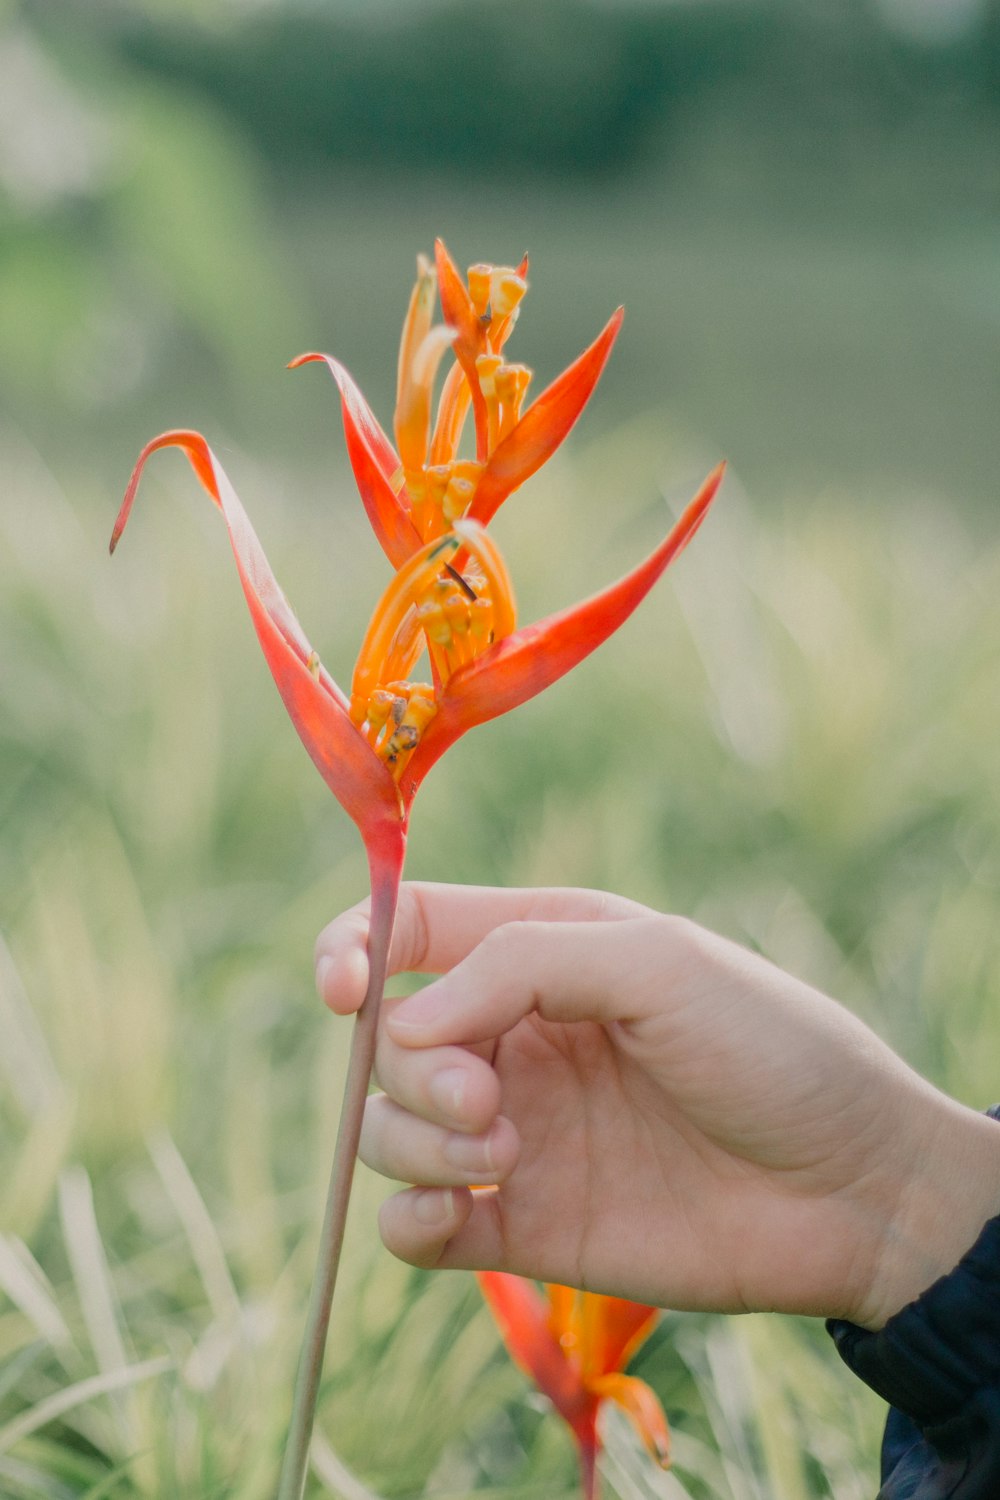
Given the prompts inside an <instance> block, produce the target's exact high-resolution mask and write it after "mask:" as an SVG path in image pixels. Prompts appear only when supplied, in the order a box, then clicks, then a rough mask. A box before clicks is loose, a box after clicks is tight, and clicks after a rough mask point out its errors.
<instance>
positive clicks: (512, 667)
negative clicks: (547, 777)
mask: <svg viewBox="0 0 1000 1500" xmlns="http://www.w3.org/2000/svg"><path fill="white" fill-rule="evenodd" d="M724 472H725V465H724V464H720V465H719V466H718V468H716V469H714V470H713V471H712V473H711V474H710V475H709V477H708V478H707V479H706V480H705V483H704V484H703V485H702V487H701V489H700V490H699V491H698V493H697V495H696V496H695V497H694V499H693V500H692V501H691V503H690V504H689V505H688V507H687V509H686V510H685V511H684V514H683V515H682V516H681V518H680V520H679V521H678V522H677V524H676V525H675V526H674V527H672V529H671V530H670V532H669V534H668V535H667V536H666V537H665V539H664V540H663V541H662V542H661V543H660V545H659V547H657V548H656V550H655V551H654V552H652V553H651V554H650V555H649V557H647V558H646V559H645V561H643V562H641V563H640V564H639V566H638V567H637V568H634V569H633V570H632V572H631V573H628V574H626V575H625V577H624V578H620V579H619V580H618V582H617V583H613V584H611V585H610V587H609V588H606V589H604V590H603V591H602V592H601V593H599V594H595V595H594V596H593V598H591V599H586V600H584V601H583V603H582V604H575V605H572V606H571V607H570V608H569V609H566V610H563V611H562V612H561V613H559V614H556V615H550V616H549V617H548V618H547V619H545V620H539V621H538V622H537V623H536V624H534V625H526V626H522V627H521V629H519V630H515V631H514V633H513V634H512V635H509V636H507V638H506V639H505V640H502V641H498V642H497V643H496V645H494V646H491V647H490V648H489V650H488V651H486V652H485V653H484V654H483V655H482V656H480V657H479V658H478V659H477V660H476V661H474V662H471V663H470V664H469V665H468V666H465V667H460V668H459V670H458V671H457V672H455V673H454V675H453V676H452V677H451V678H450V679H449V681H448V683H447V684H446V685H445V688H444V691H443V693H442V696H441V699H440V702H439V706H438V712H437V713H436V715H435V716H434V718H433V720H432V721H431V723H430V724H429V725H428V727H427V732H426V734H425V735H424V737H423V739H422V740H421V742H420V744H419V745H418V746H417V748H416V750H415V751H414V752H413V757H412V759H411V760H410V762H409V764H408V765H407V767H406V770H405V771H404V773H403V776H402V779H401V783H400V784H401V788H402V791H403V795H404V797H405V798H406V800H407V801H409V800H410V799H411V798H412V797H413V796H414V794H415V792H416V790H417V788H418V787H419V785H420V783H421V781H423V779H424V777H425V776H426V775H427V773H428V771H429V770H430V769H431V767H432V766H433V765H434V764H435V762H436V761H437V760H438V759H439V758H440V756H442V755H443V754H444V752H445V751H446V750H447V749H448V748H449V747H450V746H451V745H453V744H454V743H455V741H456V740H457V739H459V738H460V737H461V736H462V735H463V734H465V732H466V730H468V729H471V728H472V726H473V725H474V724H483V723H486V721H487V720H489V719H494V718H496V717H497V716H498V715H500V714H504V713H507V712H508V711H509V710H510V709H512V708H517V707H518V705H519V704H521V703H526V702H527V701H528V699H529V698H533V697H535V695H536V694H537V693H540V692H542V691H543V690H544V689H545V688H547V687H550V686H551V685H552V683H554V682H557V681H558V680H559V678H560V677H562V676H564V675H565V674H566V673H567V672H569V671H570V670H571V669H572V668H573V667H575V666H577V665H578V663H579V662H581V661H583V659H584V658H585V657H587V656H589V655H590V653H591V652H592V651H594V650H596V648H597V647H598V646H600V645H601V644H602V642H604V641H606V640H607V638H608V636H610V635H613V634H614V632H615V631H616V630H617V629H618V627H619V626H620V625H622V624H623V623H624V621H625V620H627V619H628V617H629V615H630V614H631V613H632V612H633V610H634V609H635V608H636V607H637V606H638V605H639V604H640V603H641V602H642V600H643V599H644V598H645V597H646V595H647V594H648V593H649V590H650V589H651V588H652V587H653V584H654V583H655V582H656V580H657V579H658V578H659V577H660V575H661V574H662V573H663V572H664V570H665V569H666V568H667V567H668V565H669V564H670V563H671V562H672V561H673V559H674V558H675V557H676V556H677V555H678V553H679V552H681V551H682V550H683V548H684V547H685V546H686V545H687V543H688V542H689V541H690V540H691V538H692V537H693V536H694V534H695V532H696V531H697V529H698V527H699V526H700V525H701V523H702V521H703V520H704V518H705V515H706V514H707V512H708V508H709V506H710V505H711V503H712V501H713V500H714V499H715V496H716V494H717V492H718V489H719V485H720V484H721V483H722V476H723V474H724Z"/></svg>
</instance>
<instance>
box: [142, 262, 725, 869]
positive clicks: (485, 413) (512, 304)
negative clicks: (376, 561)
mask: <svg viewBox="0 0 1000 1500" xmlns="http://www.w3.org/2000/svg"><path fill="white" fill-rule="evenodd" d="M526 272H527V261H526V260H525V261H522V263H521V265H520V266H518V267H517V268H516V269H514V268H507V267H494V266H485V265H479V266H473V267H471V268H470V270H469V273H468V279H467V282H465V281H463V280H462V278H461V276H460V275H459V273H458V271H457V270H456V268H455V266H454V263H453V262H452V260H451V258H450V256H449V255H448V253H447V251H446V250H445V248H444V246H443V245H441V244H440V243H439V244H438V247H437V266H436V269H435V268H434V267H432V266H431V264H430V263H429V262H428V261H427V260H425V259H424V258H423V257H421V258H420V260H419V262H418V276H417V283H416V286H415V287H414V291H413V295H412V297H411V301H410V306H409V310H408V312H407V316H406V321H405V324H404V328H403V337H402V343H401V348H400V359H399V381H398V397H397V405H396V417H395V438H396V443H395V445H393V443H392V442H390V440H389V438H388V437H387V436H386V434H385V432H384V431H383V430H382V428H381V427H380V425H379V423H378V421H377V419H376V418H375V416H374V414H373V413H372V411H371V409H370V407H369V406H368V404H367V402H366V401H365V399H364V397H363V396H362V394H361V392H360V391H359V389H358V387H357V386H356V385H355V383H354V381H353V380H352V379H351V377H350V375H349V374H348V372H347V371H346V370H345V369H344V368H343V366H342V365H340V364H339V363H338V362H337V361H336V360H335V359H332V358H331V357H330V356H328V355H320V354H305V355H301V356H299V358H298V359H296V360H293V361H292V364H293V366H299V365H302V364H305V363H307V362H310V361H313V360H322V361H324V362H325V363H326V364H327V366H328V367H329V369H330V371H331V373H332V374H333V376H334V379H335V380H336V382H337V384H338V386H339V389H340V394H341V402H342V410H343V419H344V431H345V436H346V439H347V450H348V455H349V457H350V461H351V465H352V468H353V471H354V475H355V479H356V482H357V485H358V489H359V492H360V494H361V498H362V501H363V503H364V505H365V509H366V511H367V513H368V516H369V519H370V521H371V524H372V527H373V530H374V532H375V535H376V537H377V538H378V540H379V542H380V543H381V545H382V548H383V550H384V551H385V553H386V556H387V557H388V559H389V561H390V563H391V564H392V566H393V568H394V569H395V570H396V571H395V575H394V577H393V578H392V580H391V581H390V583H389V585H388V587H387V588H386V590H385V592H384V594H383V596H382V598H381V600H380V601H379V604H378V605H377V607H376V609H375V612H374V614H373V616H372V619H371V623H370V625H369V627H368V630H367V632H366V634H365V637H364V640H363V642H362V646H361V650H360V653H359V656H358V660H357V665H356V667H355V671H354V677H353V680H352V683H351V688H350V692H349V693H345V692H343V691H341V689H340V688H339V687H338V686H337V684H336V683H335V682H334V681H333V679H332V678H331V677H330V675H329V673H328V672H327V671H326V669H325V668H324V667H323V665H322V662H321V660H320V658H319V655H318V653H317V652H316V651H315V650H314V649H313V647H312V645H311V644H310V642H309V641H308V640H307V639H306V637H305V635H304V633H303V631H302V629H301V627H300V625H299V624H298V621H297V620H296V618H295V616H294V615H293V613H292V611H291V609H290V608H289V606H288V603H287V601H286V600H285V597H284V594H283V593H282V591H281V589H280V588H279V586H278V584H277V582H276V581H275V579H274V576H273V574H272V573H271V570H270V567H269V566H268V563H267V559H266V558H265V556H264V553H263V550H262V548H261V546H260V543H259V542H258V540H257V537H256V535H255V533H254V531H253V528H252V526H251V524H250V521H249V519H248V517H247V515H246V512H245V511H244V509H243V507H242V505H241V503H240V501H239V499H238V497H237V495H236V493H235V491H234V490H233V488H232V485H231V484H230V483H229V480H228V478H227V476H226V474H225V473H224V471H223V469H222V467H221V465H220V464H219V462H218V459H217V458H216V457H215V455H214V453H213V452H212V450H211V448H210V447H209V445H208V443H207V442H206V441H205V439H204V438H203V437H202V436H201V434H200V433H197V432H191V431H172V432H165V433H163V434H162V435H161V436H160V437H157V438H154V439H153V440H152V442H150V443H148V444H147V445H146V447H145V448H144V449H143V451H142V453H141V454H140V456H139V460H138V462H137V463H136V466H135V469H134V471H133V474H132V478H131V480H130V483H129V486H128V489H127V491H126V495H125V499H124V501H123V504H122V507H121V511H120V513H119V516H118V519H117V522H116V524H115V529H114V533H113V536H112V549H114V546H115V545H116V544H117V542H118V539H119V537H120V536H121V533H122V531H123V530H124V527H125V524H126V522H127V520H128V517H129V514H130V511H131V507H132V503H133V500H134V498H135V494H136V489H137V486H138V483H139V478H140V475H141V473H142V470H143V468H144V466H145V464H146V461H147V459H148V458H149V457H150V455H151V454H152V453H154V452H155V451H156V450H158V449H160V448H165V447H179V448H181V449H182V450H183V451H184V452H185V453H186V454H187V457H188V459H189V460H190V462H191V464H192V466H193V468H194V471H195V473H196V474H197V476H198V478H199V479H200V481H201V483H202V486H203V487H204V489H205V490H206V491H207V492H208V494H209V495H210V496H211V498H212V499H213V500H214V502H215V504H216V505H217V506H218V507H219V509H220V510H221V511H222V514H223V516H224V518H225V521H226V524H227V526H228V529H229V536H230V541H231V542H232V546H233V551H234V553H235V557H236V564H237V568H238V570H239V574H240V579H241V582H242V584H243V590H244V593H245V595H246V599H247V603H248V605H249V608H250V613H251V616H252V618H253V621H254V625H255V626H256V629H257V634H258V637H259V639H260V643H261V647H262V649H263V651H264V655H265V657H266V658H267V662H268V665H269V667H270V669H271V672H272V675H273V677H274V679H275V682H276V684H277V686H278V690H279V692H280V693H281V696H282V698H283V699H284V702H285V706H286V708H287V710H288V712H289V715H290V716H291V718H292V721H293V722H294V724H295V727H296V729H297V730H298V732H299V735H300V736H301V738H302V740H303V742H304V744H305V746H306V748H307V750H308V751H309V753H310V755H311V756H312V758H313V760H314V762H315V763H316V765H317V767H318V769H319V771H320V773H321V775H322V776H323V777H324V779H325V780H326V782H327V784H328V785H329V787H330V789H331V790H332V791H333V793H334V794H335V796H336V797H337V798H338V799H339V800H340V802H341V803H342V805H343V806H344V807H345V809H346V810H347V812H348V813H349V814H350V815H351V817H352V818H353V819H354V820H355V822H356V823H357V824H358V826H359V828H360V830H361V833H362V836H363V838H364V840H365V844H366V847H367V849H368V852H369V856H370V858H374V859H376V860H378V859H384V858H388V857H389V855H390V849H392V850H394V851H396V854H397V857H398V858H400V859H401V851H402V848H403V845H404V843H405V834H406V826H407V823H408V819H409V813H410V807H411V804H412V802H413V798H414V796H415V794H416V791H417V789H418V787H419V785H420V783H421V781H422V780H423V778H424V777H425V776H426V775H427V772H428V771H429V770H430V769H431V767H432V766H433V765H434V763H435V761H436V760H437V759H438V757H439V756H440V755H441V754H442V753H443V752H444V751H445V750H446V749H447V748H448V747H449V746H450V745H452V744H453V743H454V742H455V740H456V739H458V738H459V736H460V735H462V734H464V733H465V731H466V730H467V729H470V728H472V726H473V725H475V724H480V723H483V722H484V721H485V720H487V719H491V718H494V717H495V716H496V715H498V714H502V713H506V712H507V711H508V710H509V709H511V708H515V707H517V706H518V704H520V703H523V702H525V701H526V700H527V699H528V698H532V697H534V696H535V694H536V693H539V692H541V691H542V690H543V689H544V688H546V687H548V686H550V684H552V683H553V682H555V681H556V680H557V679H558V678H559V677H561V676H562V675H563V674H564V673H565V672H567V671H569V670H570V669H571V668H572V667H574V666H576V665H577V663H578V662H579V661H581V660H582V659H583V658H584V657H585V656H588V655H589V654H590V652H591V651H593V650H594V649H595V648H596V647H597V646H598V645H600V644H601V642H602V641H604V640H605V639H606V638H607V637H608V636H609V635H611V634H612V633H613V631H615V630H616V629H617V628H618V626H619V625H621V624H622V622H623V621H624V620H625V619H626V618H627V617H628V616H629V615H630V614H631V613H632V611H633V610H634V609H635V607H636V605H637V604H638V603H639V602H640V600H641V599H642V598H644V596H645V595H646V593H647V592H648V591H649V589H650V588H651V587H652V585H653V583H654V582H655V581H656V579H657V578H658V577H659V576H660V574H661V573H662V572H663V570H664V569H665V568H666V567H667V565H668V563H670V562H671V560H672V559H673V558H674V557H675V556H676V555H677V553H678V552H679V551H680V550H681V548H682V547H683V546H684V545H685V544H686V543H687V542H688V541H689V540H690V538H691V536H693V534H694V532H695V530H696V529H697V527H698V525H699V524H700V523H701V521H702V519H703V517H704V515H705V513H706V511H707V510H708V507H709V505H710V504H711V502H712V500H713V498H714V496H715V493H716V491H717V489H718V487H719V483H720V481H721V478H722V468H721V466H720V467H719V468H718V469H716V470H715V471H714V473H713V474H712V475H710V476H709V478H708V479H707V480H706V482H705V484H704V485H703V487H702V489H701V490H700V491H699V493H698V494H697V495H696V497H695V498H694V500H693V501H692V502H691V504H690V505H689V506H688V508H687V510H686V511H685V512H684V514H683V516H682V517H681V519H680V520H679V521H678V523H677V525H676V526H675V527H674V528H673V529H672V530H671V532H670V533H669V535H668V536H667V537H666V538H665V539H664V541H663V542H662V543H661V544H660V546H659V547H657V548H656V550H655V551H654V552H653V553H652V554H651V555H650V556H649V557H647V558H646V559H645V561H644V562H642V563H640V564H639V566H638V567H637V568H635V569H634V570H633V572H631V573H630V574H628V575H627V576H626V577H625V578H622V579H620V580H619V581H618V582H617V583H615V584H612V585H611V586H610V587H609V588H607V589H605V590H604V591H603V592H602V593H600V594H598V595H596V596H595V597H594V598H592V599H589V600H586V601H584V602H583V603H582V604H579V605H576V606H574V607H573V608H571V609H568V610H565V611H563V612H562V613H560V614H557V615H552V616H550V617H549V618H548V619H545V620H541V621H539V622H538V623H536V624H533V625H528V626H522V627H520V628H518V627H517V623H516V610H515V603H514V594H513V588H512V585H511V581H510V578H509V576H508V573H507V569H506V567H505V566H504V562H503V559H502V557H501V555H500V552H499V550H498V549H497V547H496V544H495V543H494V541H493V540H492V538H491V537H490V536H489V535H488V534H487V531H486V529H485V528H486V526H487V524H488V522H489V521H490V520H491V518H492V517H493V515H494V514H495V513H496V511H497V509H498V508H499V506H500V505H501V504H502V503H503V501H504V500H505V499H506V498H507V497H508V496H509V495H510V494H511V493H512V492H513V491H514V490H516V489H517V488H518V487H519V486H520V485H521V484H523V483H524V481H525V480H526V479H528V478H529V477H530V476H531V475H532V474H534V473H535V471H536V470H537V469H538V468H539V467H540V466H541V465H542V464H543V463H544V462H545V460H546V459H547V458H548V457H550V455H551V454H552V453H553V452H554V451H555V449H556V448H557V447H558V446H559V444H560V443H561V442H562V440H563V438H564V437H565V436H566V434H567V432H568V431H569V429H570V428H571V427H572V425H573V423H574V422H575V421H576V419H577V417H578V416H579V414H580V412H581V410H582V409H583V407H584V405H585V404H586V402H587V400H588V398H589V396H590V394H591V392H592V391H593V389H594V387H595V385H596V384H597V381H598V379H599V377H600V374H601V371H602V369H603V367H604V364H605V361H606V360H607V357H608V354H609V353H610V350H611V346H612V344H613V343H614V340H615V337H616V336H617V333H618V330H619V328H620V326H621V320H622V314H621V310H619V311H618V312H617V313H615V314H614V316H613V317H612V318H611V319H610V321H609V322H608V324H607V326H606V327H605V328H604V330H603V331H602V332H601V334H599V336H598V337H597V339H596V340H595V341H594V343H593V344H592V345H591V346H590V347H589V348H588V349H586V350H585V351H584V353H583V354H582V355H581V356H580V357H579V359H577V360H576V361H575V362H574V363H573V364H572V365H570V366H569V368H568V369H567V370H566V371H564V372H563V374H562V375H560V376H559V377H558V379H556V380H555V381H554V382H553V383H552V385H551V386H549V387H548V389H547V390H545V391H544V392H542V394H541V395H540V396H539V397H538V398H537V399H536V400H535V401H534V402H532V403H531V404H530V405H529V406H527V408H525V407H524V401H525V396H526V392H527V389H528V385H529V382H530V379H531V372H530V371H529V370H528V369H527V368H526V367H525V366H523V365H518V364H510V363H507V362H506V361H505V357H504V353H503V351H504V347H505V345H506V342H507V340H508V338H509V336H510V334H511V332H512V330H513V327H514V324H515V322H516V319H517V314H518V310H519V304H520V301H521V299H522V297H523V296H524V293H525V291H526V289H527V281H526ZM436 286H437V287H438V288H439V289H440V295H441V302H442V307H443V311H444V316H445V320H446V321H445V322H444V323H442V324H437V325H435V324H434V323H433V307H434V294H435V287H436ZM449 351H450V352H451V353H452V354H453V355H454V363H453V365H452V367H451V369H450V371H449V372H448V374H447V376H446V378H445V380H444V382H443V388H442V391H441V394H440V398H439V401H438V404H437V412H436V417H434V420H433V423H432V410H433V388H434V382H435V377H436V375H437V372H438V369H439V366H440V363H441V360H442V358H443V357H444V355H445V354H447V353H448V352H449ZM470 410H471V413H472V417H473V423H474V428H475V451H476V458H475V459H471V458H461V457H459V445H460V443H461V439H462V434H463V429H464V426H465V423H466V418H467V415H468V414H469V412H470ZM424 657H425V658H426V660H427V670H426V672H425V673H423V674H422V675H421V677H420V678H414V676H413V673H414V669H415V668H416V666H417V664H418V662H419V661H420V660H421V658H424Z"/></svg>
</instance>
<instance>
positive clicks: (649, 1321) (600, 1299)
mask: <svg viewBox="0 0 1000 1500" xmlns="http://www.w3.org/2000/svg"><path fill="white" fill-rule="evenodd" d="M659 1315H660V1309H659V1308H658V1307H648V1306H647V1305H646V1304H645V1303H644V1302H630V1301H629V1300H628V1298H626V1297H606V1296H604V1295H603V1293H598V1292H587V1293H585V1295H584V1303H583V1319H582V1321H583V1344H584V1366H585V1368H586V1369H587V1370H588V1371H592V1372H593V1373H594V1374H595V1375H610V1374H611V1373H612V1372H613V1371H614V1370H622V1369H624V1368H625V1366H626V1365H627V1364H628V1362H629V1360H630V1359H631V1357H632V1355H633V1354H634V1353H635V1351H636V1350H637V1349H638V1347H639V1345H640V1344H641V1343H642V1342H643V1340H644V1339H646V1338H648V1336H649V1334H650V1333H651V1332H652V1330H653V1325H654V1323H655V1322H656V1320H657V1318H658V1317H659Z"/></svg>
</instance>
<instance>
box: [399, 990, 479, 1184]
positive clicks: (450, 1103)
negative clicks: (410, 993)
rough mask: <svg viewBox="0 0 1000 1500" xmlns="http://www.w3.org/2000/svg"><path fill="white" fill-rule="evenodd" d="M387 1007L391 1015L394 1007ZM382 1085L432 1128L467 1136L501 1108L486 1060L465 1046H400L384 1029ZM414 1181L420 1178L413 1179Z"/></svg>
mask: <svg viewBox="0 0 1000 1500" xmlns="http://www.w3.org/2000/svg"><path fill="white" fill-rule="evenodd" d="M398 1003H400V1002H389V1003H388V1004H387V1007H386V1011H387V1014H391V1012H392V1010H393V1009H394V1008H395V1006H396V1004H398ZM375 1074H376V1077H377V1078H378V1081H379V1084H380V1085H381V1087H382V1088H383V1089H384V1090H385V1091H386V1093H387V1094H389V1095H390V1097H391V1098H393V1099H394V1100H395V1101H396V1103H397V1104H400V1105H402V1106H403V1108H404V1109H406V1110H409V1111H410V1112H411V1113H412V1114H414V1115H419V1116H420V1117H421V1118H422V1119H425V1120H429V1121H430V1122H431V1123H432V1124H435V1125H441V1126H444V1127H445V1128H446V1129H449V1130H460V1131H462V1132H464V1133H465V1134H467V1135H478V1134H481V1133H482V1132H483V1131H485V1130H488V1129H489V1127H490V1125H491V1123H492V1121H493V1120H494V1118H495V1117H496V1114H497V1112H498V1110H499V1108H500V1081H499V1079H498V1078H497V1075H496V1073H494V1071H493V1069H492V1068H491V1067H490V1065H489V1063H488V1062H487V1060H486V1059H485V1058H484V1057H481V1056H477V1055H476V1054H475V1053H474V1052H470V1051H468V1050H467V1049H466V1048H464V1047H448V1046H446V1047H428V1048H426V1049H422V1050H420V1051H416V1050H414V1049H413V1048H410V1047H400V1046H399V1045H398V1044H397V1043H396V1042H395V1041H393V1040H392V1038H391V1037H389V1036H388V1035H387V1034H386V1033H385V1031H384V1030H383V1032H382V1034H381V1036H380V1037H379V1041H378V1049H377V1052H376V1056H375ZM409 1180H410V1181H415V1180H418V1179H414V1178H410V1179H409Z"/></svg>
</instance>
